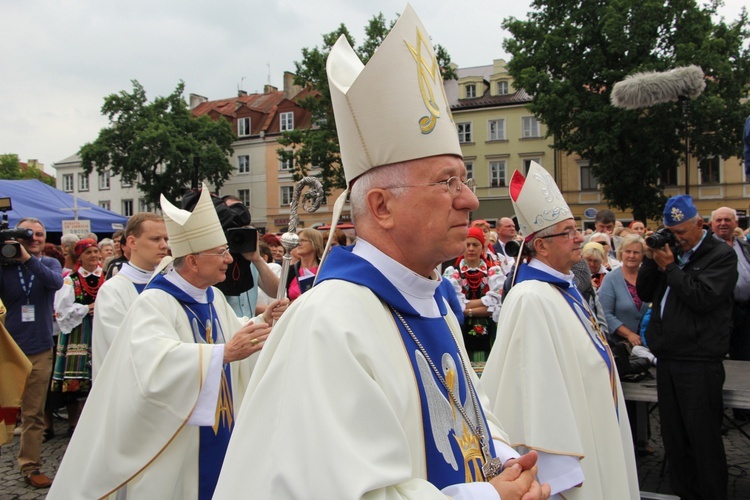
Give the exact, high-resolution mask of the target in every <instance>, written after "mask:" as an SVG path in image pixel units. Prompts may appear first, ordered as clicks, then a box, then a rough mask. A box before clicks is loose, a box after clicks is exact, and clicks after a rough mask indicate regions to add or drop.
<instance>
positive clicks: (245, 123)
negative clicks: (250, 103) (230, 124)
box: [237, 116, 252, 137]
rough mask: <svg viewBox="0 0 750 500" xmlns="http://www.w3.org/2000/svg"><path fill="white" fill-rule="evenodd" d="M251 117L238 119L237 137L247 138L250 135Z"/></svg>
mask: <svg viewBox="0 0 750 500" xmlns="http://www.w3.org/2000/svg"><path fill="white" fill-rule="evenodd" d="M251 125H252V124H251V122H250V117H249V116H245V117H244V118H237V137H247V136H249V135H250V131H251V130H252V129H251Z"/></svg>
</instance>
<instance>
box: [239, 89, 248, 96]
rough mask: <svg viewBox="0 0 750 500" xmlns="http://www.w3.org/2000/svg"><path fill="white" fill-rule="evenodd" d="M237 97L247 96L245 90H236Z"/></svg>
mask: <svg viewBox="0 0 750 500" xmlns="http://www.w3.org/2000/svg"><path fill="white" fill-rule="evenodd" d="M237 97H247V92H245V91H244V90H238V91H237Z"/></svg>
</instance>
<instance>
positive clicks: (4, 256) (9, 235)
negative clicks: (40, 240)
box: [0, 197, 34, 264]
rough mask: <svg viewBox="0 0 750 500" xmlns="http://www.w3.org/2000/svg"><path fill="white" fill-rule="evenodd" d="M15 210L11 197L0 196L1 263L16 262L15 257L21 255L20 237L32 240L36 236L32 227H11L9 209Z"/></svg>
mask: <svg viewBox="0 0 750 500" xmlns="http://www.w3.org/2000/svg"><path fill="white" fill-rule="evenodd" d="M9 210H13V205H12V204H11V201H10V198H9V197H4V198H0V212H2V213H3V215H2V220H0V264H16V263H17V262H16V261H15V259H17V258H19V257H20V256H21V253H22V252H21V244H20V243H18V241H16V240H18V239H21V240H30V239H31V238H33V237H34V231H32V230H31V229H9V225H8V211H9Z"/></svg>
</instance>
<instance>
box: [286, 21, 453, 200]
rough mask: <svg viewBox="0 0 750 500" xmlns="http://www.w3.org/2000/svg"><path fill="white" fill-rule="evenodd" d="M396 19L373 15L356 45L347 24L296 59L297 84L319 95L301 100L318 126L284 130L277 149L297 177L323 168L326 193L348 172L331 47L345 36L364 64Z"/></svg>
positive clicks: (440, 55)
mask: <svg viewBox="0 0 750 500" xmlns="http://www.w3.org/2000/svg"><path fill="white" fill-rule="evenodd" d="M395 23H396V21H395V20H394V21H392V22H391V23H390V25H389V26H388V27H386V20H385V16H383V14H382V13H380V14H378V15H376V16H373V17H372V19H370V21H369V23H368V24H367V26H366V27H365V36H366V39H365V41H364V42H363V43H362V44H361V45H360V46H359V47H356V44H355V41H354V38H352V36H351V34H350V33H349V30H348V29H347V28H346V26H345V25H344V24H340V25H339V27H338V28H337V29H336V30H335V31H332V32H331V33H328V34H324V35H323V45H322V47H320V48H319V47H313V48H311V49H310V48H303V49H302V61H298V62H295V63H294V65H295V67H296V75H295V80H294V83H295V84H297V85H300V86H302V87H304V88H306V89H310V90H314V91H315V95H314V96H310V97H306V98H304V99H301V100H299V102H298V104H299V105H300V106H301V107H302V108H304V109H306V110H308V111H309V112H310V113H311V115H312V121H313V123H314V126H313V127H312V128H309V129H304V130H303V129H296V130H292V131H288V132H282V134H281V137H280V138H279V144H281V145H282V146H284V147H282V148H279V149H278V150H277V153H278V156H279V159H280V160H281V161H289V160H291V161H292V165H293V177H294V179H295V180H299V179H301V178H302V177H305V176H306V175H308V169H309V168H310V166H316V167H320V173H319V174H316V175H317V176H318V178H319V180H320V182H321V184H323V188H324V189H325V191H326V194H328V193H330V191H331V189H334V188H344V187H346V179H345V177H344V171H343V169H342V168H341V165H340V164H339V161H338V160H339V151H340V148H339V140H338V136H337V135H336V123H335V121H334V117H333V107H332V104H331V93H330V90H329V88H328V77H327V75H326V59H327V58H328V54H329V53H330V52H331V48H332V47H333V45H334V44H335V43H336V40H338V38H339V36H341V35H344V36H346V39H347V40H348V41H349V44H350V45H351V46H352V47H355V49H354V50H355V52H356V53H357V55H358V56H359V58H360V59H361V60H362V62H363V63H364V64H367V61H369V60H370V57H372V55H373V54H374V53H375V50H376V49H377V48H378V47H379V46H380V44H381V43H383V40H385V37H386V36H387V35H388V33H389V32H390V30H391V28H393V25H394V24H395ZM435 56H436V58H437V61H438V64H439V65H440V68H441V70H442V73H443V78H453V79H455V78H456V74H455V72H454V70H453V69H452V68H451V66H450V55H449V54H448V51H447V50H445V48H443V47H442V46H440V45H436V46H435Z"/></svg>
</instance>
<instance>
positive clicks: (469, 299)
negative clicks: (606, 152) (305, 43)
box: [0, 6, 750, 500]
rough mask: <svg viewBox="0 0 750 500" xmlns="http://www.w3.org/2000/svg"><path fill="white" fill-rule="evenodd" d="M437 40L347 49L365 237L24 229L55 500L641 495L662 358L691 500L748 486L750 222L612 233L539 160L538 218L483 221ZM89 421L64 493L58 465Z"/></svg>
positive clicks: (612, 223)
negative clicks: (735, 412)
mask: <svg viewBox="0 0 750 500" xmlns="http://www.w3.org/2000/svg"><path fill="white" fill-rule="evenodd" d="M427 41H429V37H428V35H427V33H426V30H425V28H424V26H423V25H422V23H421V21H420V20H419V18H418V17H417V16H416V13H415V12H414V11H413V9H412V8H411V7H409V6H407V8H406V10H405V11H404V12H403V14H402V15H401V16H400V18H399V20H398V22H397V23H396V24H395V25H394V26H393V28H392V30H391V31H390V33H389V35H388V36H387V37H386V39H385V40H384V41H383V42H382V44H381V46H380V47H379V49H378V50H377V51H376V52H375V53H374V55H373V56H372V58H371V59H370V60H369V62H368V63H367V65H366V66H365V65H363V64H362V63H361V62H360V61H359V59H358V58H357V56H356V54H355V53H354V51H353V49H352V48H351V47H350V46H349V43H348V41H347V39H346V37H344V36H342V37H341V38H340V39H339V40H338V41H337V42H336V44H335V45H334V46H333V48H332V50H331V52H330V55H329V56H328V60H327V66H326V70H327V74H328V78H329V86H330V89H331V97H332V102H333V109H334V114H335V118H336V125H337V131H338V136H339V142H340V147H341V160H342V166H343V170H344V174H345V178H346V182H347V188H346V190H345V191H344V193H343V194H342V200H344V199H347V197H348V199H349V200H350V204H351V217H352V221H353V222H354V226H355V228H356V237H355V238H354V239H353V240H352V239H351V238H349V237H348V236H347V235H345V234H343V233H342V232H341V231H340V230H337V229H336V228H335V226H334V227H332V228H331V230H330V234H328V235H326V234H324V233H321V232H320V231H318V230H316V229H312V228H306V229H303V230H302V231H300V232H299V233H298V235H297V236H298V241H299V245H298V246H296V247H295V248H293V249H286V248H284V245H282V243H281V240H280V239H279V237H278V236H277V235H274V234H265V235H263V236H262V238H261V237H258V236H255V238H256V241H255V243H256V245H253V246H252V248H245V247H242V248H241V249H236V248H235V247H232V246H230V244H228V238H227V225H231V226H232V227H246V226H247V225H248V224H249V223H250V215H249V212H247V208H246V207H245V206H244V205H243V204H242V203H241V202H240V201H239V200H238V199H236V198H234V197H231V196H229V197H224V198H217V197H215V196H212V195H210V193H209V191H208V189H207V188H206V186H205V185H204V186H202V188H201V189H200V190H194V191H191V192H190V193H187V194H186V196H185V197H184V198H183V200H182V207H177V206H175V205H174V204H173V203H172V202H170V201H169V200H168V199H166V198H165V197H164V196H162V198H161V202H160V208H161V214H156V213H150V212H142V213H138V214H136V215H134V216H133V217H131V218H130V219H129V221H128V223H127V226H126V227H125V229H124V230H123V231H122V232H118V233H115V234H113V235H112V237H111V238H106V239H103V240H101V241H97V238H96V235H90V237H89V236H87V237H85V238H82V239H79V238H78V237H76V236H73V235H64V236H63V238H62V240H61V244H60V246H59V247H57V246H55V245H52V244H48V243H46V234H45V229H44V225H43V224H42V222H41V221H39V220H37V219H33V218H26V219H22V220H21V221H20V223H19V224H18V227H19V228H27V229H29V230H31V232H32V233H33V236H32V237H30V238H28V239H21V240H20V243H21V245H20V254H19V256H18V257H17V258H14V259H12V260H10V261H8V262H6V263H5V265H3V266H2V267H1V268H0V271H2V272H0V299H2V301H3V303H4V305H5V307H6V308H7V318H6V320H5V326H6V327H7V331H8V332H9V333H10V336H11V337H12V339H13V341H14V343H15V344H17V347H18V349H20V351H21V352H22V353H23V356H22V358H23V359H22V360H21V361H20V362H19V370H22V371H23V370H25V371H27V372H28V375H27V376H26V377H25V378H24V379H23V380H22V384H21V385H22V386H23V387H22V389H23V390H22V397H21V400H20V411H21V417H20V425H19V429H20V435H21V437H20V441H21V445H20V449H19V455H18V465H19V470H20V473H21V475H22V476H23V478H24V479H25V480H26V482H28V484H30V485H31V486H33V487H36V488H50V487H51V489H50V492H49V496H48V498H50V499H52V500H54V499H58V498H60V499H68V498H107V497H110V498H117V499H123V498H133V499H136V498H160V499H162V498H163V499H169V498H173V499H201V500H203V499H210V498H217V499H223V498H232V499H234V498H238V497H247V498H262V499H284V498H289V499H292V498H347V499H348V498H419V499H430V498H435V499H438V498H443V499H444V498H448V497H450V498H455V499H467V498H472V499H485V498H486V499H495V500H496V499H498V498H501V499H502V500H512V499H520V500H538V499H546V498H550V497H553V498H566V499H602V498H607V499H636V498H639V497H640V494H639V487H638V477H637V472H636V466H635V455H636V452H642V453H649V448H648V443H647V441H648V436H639V435H637V434H636V433H635V432H634V430H633V429H632V428H631V418H632V411H633V409H632V408H631V407H629V406H628V405H626V402H625V398H624V396H623V388H622V384H621V381H620V376H622V375H624V373H623V368H622V367H623V366H625V365H623V356H624V357H625V359H624V362H625V364H627V363H628V358H629V357H633V356H634V357H636V358H643V359H646V360H647V366H652V367H653V369H654V370H655V371H656V375H657V388H658V397H659V411H660V413H661V421H662V422H669V425H668V426H663V427H662V436H663V440H664V447H665V452H666V458H667V466H668V468H669V477H670V483H671V486H672V489H673V491H674V492H675V493H676V494H677V495H679V496H680V497H681V498H696V499H709V498H710V499H724V498H727V464H726V458H725V455H724V449H723V444H722V441H721V419H722V415H723V404H722V384H723V381H724V371H723V365H722V361H723V360H724V359H725V357H726V356H727V354H729V356H730V357H731V358H733V359H741V360H750V340H748V332H747V327H748V324H750V245H748V243H747V239H746V238H745V235H744V234H742V233H741V232H740V233H739V234H738V233H737V232H736V230H737V214H736V212H735V211H734V210H732V209H731V208H728V207H722V208H719V209H717V210H716V211H714V212H713V213H712V214H711V227H705V226H704V222H703V218H702V216H701V215H700V214H699V213H698V211H697V209H696V207H695V205H694V204H693V201H692V198H690V197H689V196H686V195H677V196H674V197H672V198H670V199H669V200H668V202H667V204H666V206H665V207H664V213H663V228H665V229H664V230H665V231H666V232H667V233H668V234H670V235H671V236H670V237H671V238H672V241H671V242H670V243H669V244H666V245H662V244H660V243H658V242H656V240H646V239H644V238H645V237H647V236H650V235H651V234H652V233H653V231H652V230H651V229H650V228H648V227H647V225H646V224H644V222H642V221H638V220H634V221H632V222H630V223H629V225H628V226H627V227H623V226H622V224H620V223H619V221H617V220H616V219H615V216H614V213H613V212H612V211H610V210H601V211H599V213H598V214H597V216H596V219H595V221H594V228H593V229H592V230H589V231H584V230H583V228H581V227H579V226H578V225H577V222H576V220H575V219H574V217H573V215H572V213H571V211H570V208H569V207H568V205H567V204H566V202H565V200H564V198H563V196H562V194H561V193H560V190H559V189H558V188H557V185H556V184H555V181H554V179H553V178H552V177H551V175H550V174H549V173H548V172H547V171H546V170H544V169H543V168H542V167H541V166H540V165H538V164H537V163H535V162H531V166H530V168H529V170H528V172H527V173H526V175H523V174H521V173H520V172H515V174H514V175H513V177H512V179H511V181H510V194H511V201H512V204H513V209H514V212H515V214H514V215H515V217H512V216H510V214H506V215H508V216H505V217H500V218H498V220H497V224H496V225H495V226H494V227H493V226H492V224H490V223H489V222H488V221H485V220H474V221H471V220H470V217H471V213H472V212H473V211H475V210H476V209H477V208H478V205H479V202H478V199H477V197H476V196H475V194H474V183H473V179H470V178H468V175H467V171H466V167H465V165H464V162H463V160H462V156H461V149H460V145H459V143H458V139H457V135H456V130H455V125H454V123H453V121H452V120H451V115H450V113H449V106H448V103H447V101H446V98H445V93H444V90H443V89H442V81H441V80H440V78H439V75H438V76H435V75H432V76H431V75H430V73H429V72H428V71H427V70H426V68H428V67H432V65H433V64H435V55H434V53H433V49H432V44H431V43H428V42H427ZM373 102H377V103H379V105H378V106H377V107H373V106H372V103H373ZM342 205H343V204H342V203H338V202H337V203H336V204H335V205H334V207H335V208H334V210H333V220H334V221H336V220H338V218H339V215H340V211H341V206H342ZM540 214H542V215H540ZM663 234H665V233H662V235H663ZM647 241H649V242H650V243H649V244H647ZM285 242H286V240H285ZM288 250H289V255H287V251H288ZM284 277H285V278H284ZM283 279H286V281H285V282H284V281H283ZM280 281H281V282H280ZM277 296H280V297H281V298H277ZM3 332H5V330H3V329H0V334H3ZM2 338H3V337H2V335H0V340H2ZM477 367H482V368H483V374H482V378H481V382H480V379H479V377H478V375H477V373H476V371H475V369H474V368H477ZM19 380H20V379H19ZM63 406H65V407H66V408H67V416H68V426H69V433H70V434H71V436H72V437H71V440H70V443H69V445H68V448H67V450H66V453H65V456H64V458H63V460H62V463H61V464H60V468H59V470H58V471H57V474H56V476H55V478H54V481H53V480H52V479H51V478H50V477H49V476H48V475H47V474H45V473H44V471H43V470H42V465H43V464H42V463H41V458H40V453H41V447H42V443H43V442H44V441H45V440H48V439H52V438H54V434H53V427H52V425H51V415H52V412H55V411H57V410H58V409H59V408H61V407H63ZM629 413H631V417H629Z"/></svg>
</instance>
